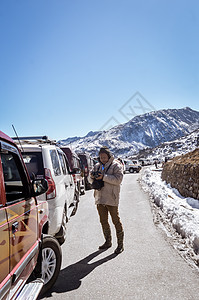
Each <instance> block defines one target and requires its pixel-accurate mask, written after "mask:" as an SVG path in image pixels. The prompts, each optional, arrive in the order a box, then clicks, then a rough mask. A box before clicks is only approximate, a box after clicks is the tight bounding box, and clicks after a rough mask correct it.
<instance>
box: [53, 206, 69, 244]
mask: <svg viewBox="0 0 199 300" xmlns="http://www.w3.org/2000/svg"><path fill="white" fill-rule="evenodd" d="M67 221H68V220H67V217H66V211H65V210H64V212H63V219H62V225H61V228H60V230H59V232H58V234H57V235H58V236H61V237H56V236H55V238H56V239H57V240H58V242H59V244H60V246H61V245H62V244H63V243H64V242H65V240H66V228H67Z"/></svg>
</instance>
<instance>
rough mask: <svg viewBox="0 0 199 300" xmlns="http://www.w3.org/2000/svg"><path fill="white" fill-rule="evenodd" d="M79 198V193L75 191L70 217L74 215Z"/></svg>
mask: <svg viewBox="0 0 199 300" xmlns="http://www.w3.org/2000/svg"><path fill="white" fill-rule="evenodd" d="M79 198H80V195H79V193H77V192H75V195H74V209H73V211H72V214H71V217H72V216H74V215H75V214H76V212H77V208H78V204H79Z"/></svg>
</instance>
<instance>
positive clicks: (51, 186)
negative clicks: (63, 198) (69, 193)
mask: <svg viewBox="0 0 199 300" xmlns="http://www.w3.org/2000/svg"><path fill="white" fill-rule="evenodd" d="M45 179H46V180H47V181H48V190H47V192H46V199H47V200H49V199H53V198H55V197H56V187H55V182H54V180H53V178H52V175H51V172H50V170H49V169H45Z"/></svg>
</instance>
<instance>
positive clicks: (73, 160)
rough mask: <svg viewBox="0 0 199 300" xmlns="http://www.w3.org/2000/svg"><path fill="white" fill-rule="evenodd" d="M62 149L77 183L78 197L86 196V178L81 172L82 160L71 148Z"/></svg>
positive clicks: (63, 147) (64, 147) (62, 147)
mask: <svg viewBox="0 0 199 300" xmlns="http://www.w3.org/2000/svg"><path fill="white" fill-rule="evenodd" d="M60 148H61V150H62V151H63V152H64V153H65V154H66V156H67V159H68V163H69V167H70V170H71V173H72V175H73V179H74V182H75V187H76V193H77V195H78V196H79V195H84V194H85V182H84V176H82V172H81V165H80V158H79V157H78V155H77V154H76V153H75V152H74V151H72V150H71V149H70V148H69V147H67V146H61V147H60ZM78 196H77V197H78Z"/></svg>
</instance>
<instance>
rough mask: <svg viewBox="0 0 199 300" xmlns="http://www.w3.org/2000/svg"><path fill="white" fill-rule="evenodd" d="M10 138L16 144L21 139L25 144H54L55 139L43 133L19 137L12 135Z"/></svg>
mask: <svg viewBox="0 0 199 300" xmlns="http://www.w3.org/2000/svg"><path fill="white" fill-rule="evenodd" d="M12 139H13V140H14V141H15V142H16V143H17V144H18V143H20V142H21V141H23V143H26V144H38V143H43V144H51V145H54V144H56V140H51V139H49V138H48V136H47V135H44V136H21V137H13V138H12Z"/></svg>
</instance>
